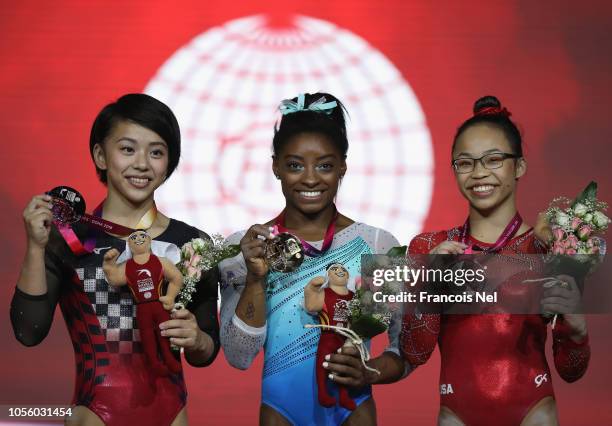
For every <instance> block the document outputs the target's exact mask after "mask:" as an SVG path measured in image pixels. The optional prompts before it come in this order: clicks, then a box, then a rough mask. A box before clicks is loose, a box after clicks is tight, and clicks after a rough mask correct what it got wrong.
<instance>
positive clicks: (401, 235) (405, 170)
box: [0, 0, 612, 425]
mask: <svg viewBox="0 0 612 426" xmlns="http://www.w3.org/2000/svg"><path fill="white" fill-rule="evenodd" d="M610 12H612V5H610V4H608V3H606V2H586V3H585V2H581V3H579V4H578V3H575V2H529V1H513V2H489V1H472V2H442V3H440V2H436V3H431V2H428V1H411V2H404V1H385V2H379V1H372V0H360V1H339V0H338V1H333V2H329V1H291V2H288V1H282V2H281V1H276V0H274V1H266V2H260V3H259V4H257V2H243V1H233V2H224V3H223V2H218V3H216V4H215V3H213V2H197V1H174V2H144V1H142V2H141V1H138V2H137V1H133V2H128V3H123V2H122V3H119V2H111V3H109V2H77V1H74V2H71V1H63V2H20V3H19V4H16V3H15V4H12V5H8V4H7V5H5V6H4V7H3V8H2V11H0V34H1V37H0V61H1V64H2V66H1V67H0V87H1V91H0V128H1V129H2V142H1V143H2V153H3V156H2V159H3V161H4V165H3V167H0V185H1V186H0V191H1V192H0V197H1V199H2V220H1V221H0V230H1V232H2V246H1V248H0V253H1V254H2V255H1V256H0V259H1V260H0V265H1V267H2V271H3V277H4V285H3V289H2V290H0V294H2V298H3V299H2V300H3V305H4V308H5V309H4V312H5V317H4V318H5V321H3V322H2V324H3V325H2V326H0V330H1V333H2V334H1V337H2V341H3V343H4V344H3V351H2V352H1V353H0V372H1V374H2V380H1V383H2V386H1V388H0V405H3V404H8V405H15V404H43V403H44V404H50V403H56V404H61V403H66V402H67V401H69V399H70V397H71V391H72V386H73V380H74V371H73V370H74V368H73V359H72V349H71V345H70V342H69V338H68V335H67V332H66V330H65V326H64V325H63V321H62V318H61V316H60V315H59V312H58V313H56V319H55V322H54V325H53V328H52V331H51V333H50V335H49V336H48V337H47V339H46V340H45V341H44V342H43V343H42V344H40V345H39V346H37V347H34V348H24V347H21V346H19V345H18V344H17V343H16V341H15V340H14V338H13V336H12V332H11V330H10V325H9V322H8V305H9V300H10V297H11V294H12V291H13V286H14V283H15V281H16V279H17V274H18V267H19V264H20V261H21V259H22V255H23V251H24V231H23V230H22V225H21V217H20V216H21V210H22V209H23V207H24V206H25V204H26V202H27V201H28V199H29V198H30V197H31V196H32V195H33V194H35V193H40V192H43V191H45V190H47V189H49V188H51V187H53V186H55V185H59V184H68V185H71V186H74V187H77V188H79V189H80V190H81V191H82V192H83V193H84V194H86V197H87V199H88V200H91V201H90V203H94V202H96V201H97V200H99V199H101V198H102V197H103V194H104V188H103V187H102V186H101V185H100V184H99V183H98V181H97V179H96V176H95V171H94V168H93V166H92V164H91V161H90V160H89V151H88V135H89V127H90V125H91V122H92V120H93V119H94V117H95V115H96V113H97V112H98V111H99V109H100V108H101V107H102V106H104V105H105V104H106V103H108V102H110V101H113V100H114V99H116V98H117V97H119V96H120V95H122V94H124V93H129V92H146V93H149V94H151V95H153V96H156V97H158V98H159V99H161V100H162V101H164V102H166V103H168V105H169V106H170V107H171V108H172V109H173V110H174V112H175V113H176V115H177V117H178V119H179V122H180V125H181V129H182V132H183V136H184V139H183V140H184V142H183V157H182V161H181V164H180V166H179V169H178V171H177V172H176V173H175V175H174V176H173V177H172V178H171V179H170V181H169V182H168V183H167V184H166V185H165V186H164V187H163V188H162V189H161V190H160V191H159V194H158V204H159V206H160V208H161V209H162V210H163V211H165V212H166V213H168V214H169V215H171V216H173V217H176V218H180V219H183V220H185V221H187V222H189V223H192V224H194V225H197V226H199V227H200V228H202V229H204V230H206V231H208V232H221V233H224V234H227V233H229V232H231V231H233V230H237V229H240V228H243V227H245V226H247V225H249V224H251V223H254V222H261V221H264V220H267V219H269V218H270V217H272V216H273V215H275V214H276V213H277V212H278V211H279V209H280V208H281V206H282V199H281V197H280V189H279V187H278V183H277V182H276V180H275V179H273V176H272V173H271V171H270V145H271V137H272V126H273V124H274V122H275V120H276V119H278V113H277V112H276V110H275V107H276V106H277V104H278V102H279V101H280V100H281V99H283V98H287V97H292V96H295V95H296V94H297V93H299V92H303V91H306V92H313V91H318V90H320V91H328V92H331V93H334V94H336V95H337V96H338V97H339V98H340V99H342V100H343V101H344V102H345V104H346V107H347V109H348V111H349V114H350V120H349V135H350V149H349V158H348V166H349V171H348V173H347V177H346V179H345V182H344V183H343V185H342V188H341V193H340V195H339V199H338V204H339V207H340V209H341V210H342V211H344V212H345V213H347V214H348V215H349V216H351V217H354V218H355V219H358V220H360V221H364V222H368V223H371V224H373V225H377V226H380V227H383V228H386V229H389V230H390V231H392V232H393V233H394V234H395V235H396V236H397V237H398V239H399V240H400V241H401V242H402V243H408V242H409V240H410V238H411V237H412V236H413V235H414V234H416V233H417V232H419V231H420V230H424V229H428V230H433V229H442V228H447V227H450V226H452V225H456V224H458V223H460V222H461V221H462V220H463V219H464V217H465V214H466V206H465V203H464V202H463V200H462V199H461V198H460V197H459V196H458V193H457V190H456V187H455V183H454V180H453V176H452V174H451V171H450V168H449V159H450V146H451V143H452V137H453V134H454V131H455V129H456V127H457V125H458V124H459V123H461V122H462V120H464V119H465V118H466V117H467V116H468V115H469V114H470V109H471V105H472V103H473V101H474V100H475V99H476V98H477V97H479V96H481V95H484V94H494V95H496V96H498V97H499V98H500V99H501V100H502V102H504V103H505V104H506V105H507V107H508V108H509V109H510V110H511V111H512V112H513V118H514V119H515V120H516V121H517V122H518V123H519V124H520V126H521V128H522V130H523V132H524V140H525V152H526V156H527V159H528V162H529V172H528V174H527V176H526V177H525V178H524V179H523V180H522V181H521V183H520V196H519V198H520V208H521V211H522V213H523V215H524V216H525V217H526V218H527V219H528V220H530V221H533V219H534V216H535V214H536V212H537V211H538V210H540V209H542V208H543V207H545V205H546V203H547V200H550V199H551V198H553V197H554V196H556V195H560V194H565V195H570V196H571V195H573V194H575V193H577V192H578V191H579V190H580V189H581V187H583V186H584V185H585V184H586V183H587V182H588V181H589V180H591V179H594V180H597V181H598V182H599V183H600V188H601V192H600V194H601V196H602V198H603V199H607V200H612V188H611V186H610V177H611V176H612V172H610V168H609V166H608V164H609V162H608V158H607V157H608V155H609V154H610V153H611V152H612V149H611V148H610V147H609V145H608V144H609V142H610V139H612V124H611V122H610V120H609V114H610V107H609V100H610V98H611V97H612V89H610V87H612V85H611V84H610V83H611V82H610V77H609V76H610V75H611V72H612V59H611V58H612V57H611V56H610V55H609V50H610V48H611V47H612V32H611V30H610V29H609V25H608V23H609V21H610ZM609 320H610V318H609V317H607V316H599V317H595V316H593V317H591V318H590V324H591V334H592V335H591V338H592V345H593V358H592V363H591V367H590V370H589V371H588V373H587V375H586V377H584V378H583V379H582V380H581V381H579V382H578V383H575V384H572V385H568V384H565V383H563V382H562V381H561V379H559V378H558V377H557V376H555V377H554V378H553V380H554V381H555V383H556V393H557V398H558V402H559V406H560V412H561V419H562V421H563V422H564V423H565V424H603V423H606V421H607V422H610V421H612V414H611V413H610V411H609V409H607V410H606V407H607V406H608V404H607V403H608V401H609V399H610V397H611V396H612V393H611V391H610V390H609V388H608V386H609V384H610V383H612V372H611V370H610V369H609V368H608V361H609V359H610V349H611V347H612V344H611V343H610V340H609V333H606V329H607V328H608V327H607V323H608V321H609ZM383 343H384V342H383V341H378V342H375V348H378V349H381V348H382V345H383ZM466 350H471V349H469V348H466ZM482 368H483V369H486V368H487V366H486V365H483V366H482ZM438 369H439V357H438V356H437V355H436V356H435V357H434V358H433V359H432V361H431V362H430V363H429V364H428V365H426V366H424V367H422V368H419V369H418V370H417V371H416V372H414V373H413V374H412V375H410V376H409V377H408V378H407V379H405V380H403V381H401V382H400V383H397V384H393V385H387V386H380V387H377V388H376V389H375V395H376V399H377V402H378V415H379V421H380V423H381V424H383V425H385V424H389V425H391V424H432V423H433V422H434V419H435V416H436V410H437V404H438V386H437V384H438V380H437V375H438V373H437V372H438ZM260 372H261V359H260V358H259V359H258V360H257V362H256V363H255V364H254V365H253V367H252V368H251V369H250V370H248V371H244V372H243V371H238V370H234V369H232V368H231V367H229V365H228V364H227V363H226V361H225V359H224V357H223V355H222V354H220V355H219V358H218V359H217V361H216V362H215V364H214V365H213V366H212V367H209V368H205V369H200V370H198V369H192V368H188V369H187V382H188V387H189V391H190V402H191V403H190V405H189V415H190V417H191V419H192V421H193V422H194V424H219V423H220V422H223V424H236V425H239V424H240V425H249V424H254V423H256V418H257V409H258V405H259V398H260V393H259V378H260Z"/></svg>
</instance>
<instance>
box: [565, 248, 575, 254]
mask: <svg viewBox="0 0 612 426" xmlns="http://www.w3.org/2000/svg"><path fill="white" fill-rule="evenodd" d="M576 253H577V251H576V250H574V249H567V250H566V251H565V254H568V255H572V254H576Z"/></svg>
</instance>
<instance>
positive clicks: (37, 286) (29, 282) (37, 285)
mask: <svg viewBox="0 0 612 426" xmlns="http://www.w3.org/2000/svg"><path fill="white" fill-rule="evenodd" d="M17 288H18V289H19V290H21V291H22V292H24V293H26V294H28V295H30V296H41V295H44V294H46V293H47V279H46V274H45V249H44V248H41V247H32V246H30V245H29V244H28V247H27V249H26V254H25V258H24V260H23V265H22V267H21V272H20V274H19V278H18V279H17Z"/></svg>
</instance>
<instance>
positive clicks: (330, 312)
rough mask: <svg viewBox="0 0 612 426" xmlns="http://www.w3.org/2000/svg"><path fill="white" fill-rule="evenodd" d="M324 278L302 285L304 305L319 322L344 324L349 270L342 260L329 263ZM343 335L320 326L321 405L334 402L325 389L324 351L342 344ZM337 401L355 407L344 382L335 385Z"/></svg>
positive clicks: (319, 376)
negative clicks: (337, 392)
mask: <svg viewBox="0 0 612 426" xmlns="http://www.w3.org/2000/svg"><path fill="white" fill-rule="evenodd" d="M326 272H327V278H324V277H315V278H313V279H312V280H310V282H309V283H308V285H306V287H305V288H304V307H305V308H306V310H307V311H308V312H310V313H319V319H320V321H321V325H332V326H338V327H347V326H348V321H349V314H350V311H349V301H350V300H351V299H352V298H353V292H352V291H350V290H349V289H348V287H347V286H348V281H349V273H348V271H347V270H346V268H345V267H344V266H343V265H342V264H341V263H332V264H331V265H329V266H328V267H327V268H326ZM325 284H328V286H325ZM344 340H345V339H344V337H342V336H341V335H340V334H338V333H336V332H334V330H333V329H331V328H330V329H326V328H325V327H323V328H321V338H320V339H319V346H318V348H317V362H316V373H317V388H318V396H319V404H321V405H322V406H324V407H332V406H334V405H336V398H334V397H333V396H332V395H330V394H329V391H328V389H327V381H328V378H327V371H326V370H325V368H323V362H324V361H325V355H328V354H333V353H335V352H336V351H337V350H338V349H339V348H340V347H342V345H343V344H344ZM338 388H339V394H340V405H341V406H342V407H344V408H346V409H348V410H354V409H355V408H356V405H355V402H354V401H353V400H352V398H351V397H350V396H349V393H348V389H347V388H346V387H345V386H342V385H338Z"/></svg>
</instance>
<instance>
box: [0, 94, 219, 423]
mask: <svg viewBox="0 0 612 426" xmlns="http://www.w3.org/2000/svg"><path fill="white" fill-rule="evenodd" d="M180 143H181V136H180V131H179V126H178V123H177V121H176V118H175V117H174V114H173V113H172V111H171V110H170V109H169V108H168V107H167V106H166V105H165V104H163V103H162V102H160V101H158V100H157V99H155V98H152V97H151V96H148V95H144V94H129V95H125V96H122V97H121V98H119V99H118V100H117V101H116V102H114V103H111V104H109V105H107V106H106V107H104V108H103V109H102V111H101V112H100V113H99V114H98V116H97V118H96V120H95V121H94V123H93V126H92V130H91V136H90V144H89V146H90V152H91V156H92V159H93V161H94V164H95V167H96V170H97V172H98V176H99V178H100V180H101V181H102V183H104V184H105V185H106V187H107V195H106V199H105V200H104V201H103V202H102V203H101V204H100V205H99V206H98V208H96V210H95V211H94V215H95V216H99V217H100V218H102V219H104V220H106V221H109V222H114V223H115V224H118V225H121V226H123V227H127V228H130V229H146V230H147V232H148V234H149V235H151V237H153V238H154V239H155V240H156V241H161V242H165V243H171V244H174V245H176V246H178V247H180V246H182V245H183V244H184V243H186V242H188V241H190V240H191V239H193V238H198V237H200V238H208V236H207V235H206V234H204V233H203V232H201V231H199V230H198V229H196V228H194V227H192V226H189V225H187V224H185V223H183V222H179V221H177V220H174V219H171V218H168V217H166V216H164V215H163V214H162V213H161V212H158V211H157V208H156V207H155V200H154V192H155V190H156V189H157V188H158V187H159V186H160V185H162V184H163V183H164V182H165V181H166V179H168V177H170V175H171V174H172V172H173V171H174V170H175V168H176V166H177V165H178V162H179V157H180V151H181V145H180ZM51 201H52V199H51V197H50V196H49V195H46V194H42V195H37V196H35V197H34V198H32V200H31V201H30V203H29V204H28V206H27V207H26V209H25V210H24V213H23V217H24V222H25V228H26V233H27V251H26V256H25V259H24V262H23V266H22V269H21V275H20V276H19V279H18V281H17V287H16V289H15V294H14V296H13V300H12V303H11V321H12V324H13V330H14V332H15V336H16V337H17V339H18V340H19V341H20V342H21V343H23V344H24V345H26V346H33V345H37V344H39V343H40V342H41V341H42V340H43V339H44V338H45V337H46V335H47V333H48V332H49V329H50V327H51V323H52V321H53V313H54V311H55V307H56V305H57V304H58V303H59V305H60V307H61V310H62V313H63V315H64V318H65V320H66V325H67V327H68V331H69V333H70V337H71V339H72V344H73V347H74V353H75V361H76V373H77V375H76V382H75V390H74V397H73V404H74V407H73V408H72V415H71V416H69V417H67V418H66V423H67V424H75V425H101V424H106V425H109V426H112V425H117V426H121V425H133V424H146V425H159V426H168V425H170V424H172V425H184V424H186V423H187V414H186V408H185V403H186V398H187V392H186V387H185V382H184V379H183V375H182V373H178V374H170V375H158V374H156V373H155V371H154V370H153V369H152V368H151V366H150V365H149V364H148V363H147V360H146V357H145V354H144V352H143V349H142V345H141V341H140V330H139V328H138V324H137V323H136V306H135V303H134V301H133V298H132V295H131V292H130V290H129V289H128V288H127V287H120V288H114V287H111V286H109V284H108V282H107V281H106V279H105V276H104V272H103V269H102V261H103V257H104V255H105V253H107V252H109V251H110V250H112V249H117V250H118V251H119V252H122V251H124V250H125V248H126V242H125V240H124V239H121V238H119V237H118V236H117V235H112V234H109V233H105V232H95V231H93V230H92V229H91V228H87V227H86V226H85V225H83V224H82V223H76V224H74V225H72V228H71V229H70V230H66V229H63V231H64V232H67V233H62V234H60V232H58V229H57V228H56V227H55V226H52V221H53V215H52V211H51V209H52V207H53V205H52V204H51ZM81 241H84V242H85V243H84V244H81V243H80V242H81ZM217 277H218V271H217V270H213V271H210V272H209V273H207V274H205V275H204V276H203V278H202V280H201V281H200V283H199V284H198V291H197V293H196V294H195V296H194V300H193V301H192V303H191V304H189V305H188V306H187V309H183V310H179V311H176V312H174V313H172V319H171V320H169V321H166V322H164V323H162V324H161V325H160V328H162V331H161V332H159V334H160V335H161V336H165V337H168V338H170V343H172V344H174V345H176V346H178V347H181V348H183V349H184V354H185V359H186V360H187V361H188V362H189V364H191V365H193V366H199V367H203V366H206V365H209V364H210V363H211V362H212V361H213V360H214V359H215V357H216V355H217V353H218V350H219V338H218V330H219V326H218V322H217ZM153 303H157V302H153ZM162 338H163V337H162ZM176 356H177V358H179V359H180V356H179V355H178V353H177V354H176Z"/></svg>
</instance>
